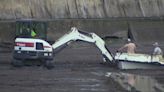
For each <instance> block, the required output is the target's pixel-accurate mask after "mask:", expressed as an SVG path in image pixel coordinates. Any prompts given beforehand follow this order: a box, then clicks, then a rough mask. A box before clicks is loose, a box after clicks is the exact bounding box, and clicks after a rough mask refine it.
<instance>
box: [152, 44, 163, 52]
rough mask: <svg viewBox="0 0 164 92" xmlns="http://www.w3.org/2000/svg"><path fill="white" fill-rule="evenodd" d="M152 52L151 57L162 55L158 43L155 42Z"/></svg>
mask: <svg viewBox="0 0 164 92" xmlns="http://www.w3.org/2000/svg"><path fill="white" fill-rule="evenodd" d="M153 45H154V47H155V48H154V51H153V55H163V52H162V49H161V48H160V47H159V44H158V42H155V43H154V44H153Z"/></svg>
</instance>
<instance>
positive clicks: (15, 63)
mask: <svg viewBox="0 0 164 92" xmlns="http://www.w3.org/2000/svg"><path fill="white" fill-rule="evenodd" d="M11 64H12V65H13V66H14V67H21V66H23V61H21V60H17V59H13V60H12V62H11Z"/></svg>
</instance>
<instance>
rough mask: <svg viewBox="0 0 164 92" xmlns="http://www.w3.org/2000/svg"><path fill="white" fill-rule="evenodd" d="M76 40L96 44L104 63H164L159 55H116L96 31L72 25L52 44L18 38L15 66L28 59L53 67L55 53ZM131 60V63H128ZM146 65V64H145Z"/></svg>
mask: <svg viewBox="0 0 164 92" xmlns="http://www.w3.org/2000/svg"><path fill="white" fill-rule="evenodd" d="M74 41H84V42H88V43H92V44H94V45H95V46H96V47H97V48H98V49H99V51H100V52H101V54H102V56H103V59H102V61H103V62H104V63H109V64H113V65H117V66H118V67H119V68H121V69H129V68H135V67H136V66H135V64H132V65H131V63H137V64H136V65H137V66H140V65H139V63H141V64H142V63H146V64H147V63H150V64H152V63H153V64H154V63H157V64H158V65H164V63H163V62H162V63H161V61H160V59H159V57H157V56H151V55H146V54H128V53H121V52H118V53H116V55H114V54H112V53H111V52H110V50H108V48H107V46H106V44H105V42H104V40H103V39H102V38H101V37H99V36H98V35H97V34H95V33H88V32H85V31H81V30H78V29H77V28H76V27H72V28H71V31H70V32H68V33H66V34H65V35H63V36H62V37H61V38H59V39H58V40H57V41H56V42H55V43H54V44H52V45H50V44H49V43H48V42H47V41H45V40H42V39H36V38H16V39H15V46H14V51H13V60H12V65H13V66H23V61H24V60H27V59H30V60H31V59H32V60H34V59H35V60H42V61H43V62H44V65H45V66H46V67H47V68H52V67H53V64H52V61H53V59H54V55H55V54H57V52H58V51H59V50H60V49H62V47H65V45H67V44H70V43H71V42H74ZM127 62H130V64H127ZM124 63H125V65H124ZM143 67H144V66H143Z"/></svg>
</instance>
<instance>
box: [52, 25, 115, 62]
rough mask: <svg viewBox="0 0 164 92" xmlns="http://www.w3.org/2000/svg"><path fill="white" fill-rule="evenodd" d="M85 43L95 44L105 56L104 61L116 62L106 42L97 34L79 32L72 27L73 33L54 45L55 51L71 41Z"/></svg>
mask: <svg viewBox="0 0 164 92" xmlns="http://www.w3.org/2000/svg"><path fill="white" fill-rule="evenodd" d="M78 40H80V41H84V42H89V43H94V44H95V45H96V46H97V47H98V48H99V50H100V51H101V53H102V55H103V61H104V62H106V61H111V62H113V61H114V57H113V55H112V54H111V53H110V51H109V50H108V49H107V48H106V46H105V42H104V41H103V40H102V39H101V38H100V37H99V36H98V35H96V34H95V33H87V32H83V31H79V30H78V29H77V28H75V27H72V28H71V31H70V32H69V33H67V34H65V35H64V36H62V37H61V38H59V39H58V40H57V41H56V42H55V43H54V44H53V45H52V47H53V49H54V50H55V49H57V48H59V47H61V46H63V45H65V44H68V43H69V42H71V41H78Z"/></svg>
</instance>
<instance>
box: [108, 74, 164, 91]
mask: <svg viewBox="0 0 164 92" xmlns="http://www.w3.org/2000/svg"><path fill="white" fill-rule="evenodd" d="M105 76H106V77H108V78H111V79H113V80H114V81H116V82H118V84H120V85H121V86H122V87H123V88H125V89H126V90H128V91H130V92H164V85H162V84H160V83H159V82H158V81H157V80H156V79H155V78H153V77H150V76H142V75H136V74H129V73H111V72H108V73H107V74H106V75H105Z"/></svg>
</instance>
